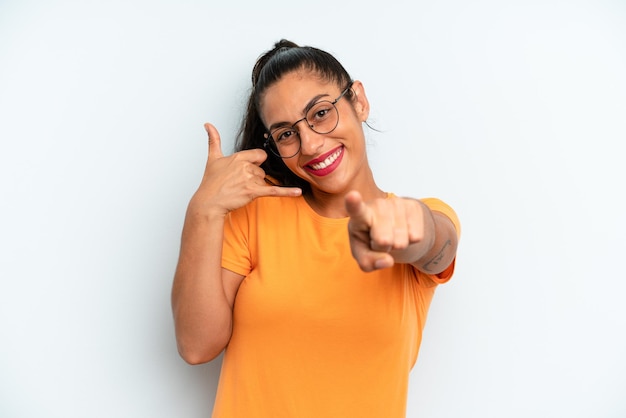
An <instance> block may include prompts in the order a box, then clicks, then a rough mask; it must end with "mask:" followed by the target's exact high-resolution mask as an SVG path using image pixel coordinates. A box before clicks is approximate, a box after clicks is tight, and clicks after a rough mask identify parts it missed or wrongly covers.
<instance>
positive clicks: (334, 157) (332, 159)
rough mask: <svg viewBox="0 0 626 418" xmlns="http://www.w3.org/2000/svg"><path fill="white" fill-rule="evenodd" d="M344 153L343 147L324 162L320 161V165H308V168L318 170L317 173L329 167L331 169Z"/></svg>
mask: <svg viewBox="0 0 626 418" xmlns="http://www.w3.org/2000/svg"><path fill="white" fill-rule="evenodd" d="M342 152H343V147H340V148H339V149H337V151H335V152H333V153H332V154H330V155H329V156H328V157H326V159H325V160H324V161H320V162H319V163H315V164H308V165H307V167H310V168H311V169H313V170H316V171H318V170H323V169H325V168H327V167H330V166H331V165H332V164H333V163H334V162H335V161H337V158H339V156H340V155H341V153H342Z"/></svg>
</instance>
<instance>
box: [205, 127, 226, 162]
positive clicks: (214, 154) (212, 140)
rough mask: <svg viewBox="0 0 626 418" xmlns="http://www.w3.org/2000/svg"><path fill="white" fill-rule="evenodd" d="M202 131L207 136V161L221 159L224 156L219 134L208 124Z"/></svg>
mask: <svg viewBox="0 0 626 418" xmlns="http://www.w3.org/2000/svg"><path fill="white" fill-rule="evenodd" d="M204 129H205V130H206V133H207V134H208V135H209V161H212V160H216V159H218V158H222V157H223V156H224V154H222V140H221V138H220V134H219V132H218V131H217V129H216V128H215V126H213V125H211V124H210V123H208V122H207V123H205V124H204Z"/></svg>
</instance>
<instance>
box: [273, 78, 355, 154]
mask: <svg viewBox="0 0 626 418" xmlns="http://www.w3.org/2000/svg"><path fill="white" fill-rule="evenodd" d="M352 83H353V82H352V81H351V82H350V84H348V87H346V88H345V89H344V90H343V91H342V92H341V94H340V95H339V96H338V97H337V98H336V99H335V100H333V101H332V102H331V101H329V100H319V101H317V102H315V103H313V105H311V107H310V108H313V107H315V106H316V105H318V104H319V103H323V102H328V103H330V104H331V105H332V106H333V108H334V109H335V112H337V123H335V126H333V128H332V129H331V130H330V131H326V132H318V131H316V130H315V129H314V128H313V125H311V123H310V122H309V120H308V119H307V118H306V116H304V117H303V118H302V119H298V120H297V121H295V122H294V123H293V124H292V125H291V126H290V127H289V128H290V129H292V130H293V131H294V132H295V133H296V135H297V136H298V150H297V151H296V152H295V153H294V154H293V155H290V156H287V157H285V156H282V155H281V154H280V151H279V150H278V145H276V142H275V141H274V138H272V133H271V132H269V131H268V132H265V135H264V136H265V142H263V148H265V149H268V150H269V151H270V152H271V153H272V154H273V155H275V156H277V157H278V158H282V159H286V158H293V157H295V156H296V155H298V153H299V152H300V149H301V148H302V139H301V138H300V131H299V130H298V129H296V125H297V124H299V123H300V122H302V121H306V126H308V127H309V129H310V130H312V131H313V132H315V133H316V134H320V135H325V134H329V133H331V132H332V131H334V130H335V129H337V126H339V109H337V106H336V104H337V102H338V101H339V100H341V98H342V97H343V96H345V95H346V93H347V92H348V91H350V89H351V88H352ZM307 112H308V110H307Z"/></svg>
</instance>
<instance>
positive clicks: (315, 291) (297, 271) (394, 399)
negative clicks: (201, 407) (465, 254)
mask: <svg viewBox="0 0 626 418" xmlns="http://www.w3.org/2000/svg"><path fill="white" fill-rule="evenodd" d="M423 201H424V202H425V203H426V204H427V205H428V206H429V207H430V208H431V209H433V210H437V211H440V212H443V213H444V214H446V215H447V216H448V217H450V219H452V221H453V222H454V223H455V225H456V227H457V231H459V223H458V219H457V217H456V215H455V213H454V211H453V210H452V209H451V208H450V207H449V206H447V205H446V204H445V203H443V202H441V201H440V200H437V199H424V200H423ZM347 225H348V218H342V219H331V218H324V217H322V216H320V215H318V214H317V213H315V212H314V211H313V210H312V209H311V208H310V207H309V206H308V204H307V203H306V202H305V200H304V198H302V197H297V198H280V197H267V198H259V199H256V200H254V201H253V202H251V203H250V204H248V205H247V206H245V207H243V208H241V209H238V210H236V211H234V212H231V214H230V215H229V216H228V220H227V223H226V226H225V231H224V232H225V239H224V247H223V248H224V250H223V257H222V266H223V267H224V268H226V269H228V270H232V271H234V272H236V273H238V274H241V275H244V276H246V278H245V279H244V280H243V282H242V283H241V286H240V288H239V291H238V293H237V297H236V299H235V306H234V313H233V320H234V324H233V333H232V337H231V340H230V343H229V345H228V347H227V348H226V352H225V355H224V359H223V365H222V371H221V375H220V381H219V385H218V390H217V396H216V400H215V406H214V410H213V417H214V418H266V417H267V418H281V417H285V418H294V417H297V418H309V417H310V418H321V417H324V418H326V417H342V418H343V417H358V418H367V417H375V418H381V417H384V418H400V417H405V414H406V401H407V389H408V379H409V372H410V370H411V368H412V367H413V365H414V363H415V361H416V359H417V353H418V350H419V346H420V342H421V337H422V329H423V327H424V323H425V321H426V315H427V311H428V308H429V305H430V301H431V299H432V297H433V294H434V291H435V287H436V285H437V284H439V283H443V282H445V281H447V280H449V279H450V277H451V276H452V273H453V270H454V263H452V265H451V266H450V267H449V268H448V269H447V270H446V271H445V272H444V273H442V274H439V275H437V276H432V275H427V274H423V273H420V272H419V271H417V270H416V269H414V268H413V267H411V266H410V265H407V264H396V265H395V266H394V267H392V268H388V269H383V270H378V271H375V272H371V273H364V272H363V271H361V270H360V269H359V267H358V265H357V263H356V261H355V260H354V258H352V255H351V252H350V245H349V242H348V233H347Z"/></svg>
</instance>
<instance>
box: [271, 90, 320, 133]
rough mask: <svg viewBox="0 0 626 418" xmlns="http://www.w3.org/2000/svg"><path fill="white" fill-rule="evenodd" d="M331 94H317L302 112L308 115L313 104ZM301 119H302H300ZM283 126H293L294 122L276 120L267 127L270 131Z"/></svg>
mask: <svg viewBox="0 0 626 418" xmlns="http://www.w3.org/2000/svg"><path fill="white" fill-rule="evenodd" d="M329 96H330V94H318V95H317V96H315V97H313V98H312V99H311V100H309V102H308V103H307V105H306V106H304V109H302V114H303V115H305V116H306V114H307V112H308V111H309V110H311V108H312V107H313V106H315V103H317V102H319V101H320V99H321V98H323V97H329ZM300 120H301V119H300ZM281 126H293V123H292V122H287V121H285V122H276V123H272V124H271V125H270V127H269V128H268V129H267V130H268V131H270V132H271V131H273V130H274V129H276V128H279V127H281Z"/></svg>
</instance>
